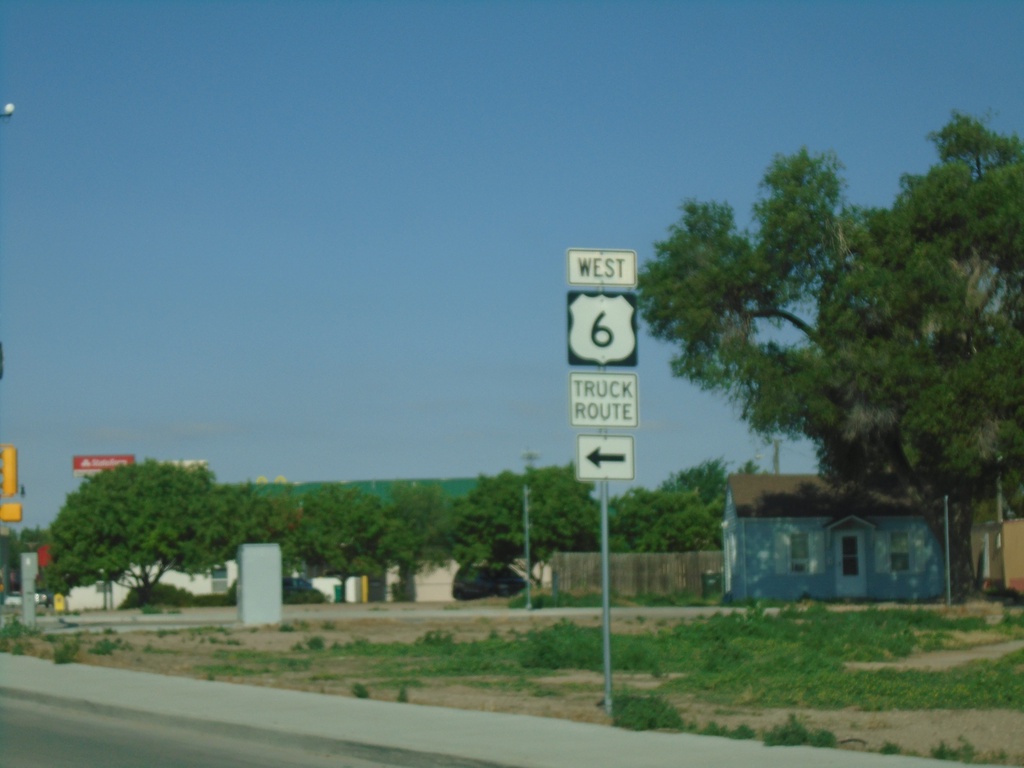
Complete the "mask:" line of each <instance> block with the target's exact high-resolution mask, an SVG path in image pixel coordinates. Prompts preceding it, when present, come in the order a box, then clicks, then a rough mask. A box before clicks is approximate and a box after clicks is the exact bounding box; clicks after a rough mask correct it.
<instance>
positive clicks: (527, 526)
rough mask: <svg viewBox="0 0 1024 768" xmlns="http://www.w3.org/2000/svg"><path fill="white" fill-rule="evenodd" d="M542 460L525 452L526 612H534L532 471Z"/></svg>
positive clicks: (536, 455)
mask: <svg viewBox="0 0 1024 768" xmlns="http://www.w3.org/2000/svg"><path fill="white" fill-rule="evenodd" d="M538 458H540V454H539V453H537V452H536V451H531V450H530V449H529V448H527V449H526V450H525V451H523V461H525V462H526V482H524V483H523V543H524V550H525V552H524V553H525V555H526V610H528V611H530V610H533V604H532V603H531V602H530V572H531V570H532V569H531V567H530V482H529V478H530V470H531V469H533V462H534V461H536V460H537V459H538Z"/></svg>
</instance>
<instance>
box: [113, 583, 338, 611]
mask: <svg viewBox="0 0 1024 768" xmlns="http://www.w3.org/2000/svg"><path fill="white" fill-rule="evenodd" d="M282 602H284V603H285V604H286V605H299V604H308V603H325V602H327V598H326V597H324V595H323V593H322V592H319V591H316V590H313V591H311V592H291V593H286V594H285V595H283V596H282ZM232 605H238V582H237V581H236V582H233V583H232V584H231V587H230V588H229V589H228V591H227V592H221V593H219V594H209V595H196V594H193V593H192V592H189V591H188V590H187V589H181V588H180V587H175V586H172V585H170V584H156V585H154V587H153V589H152V591H151V592H150V595H149V600H148V601H147V602H146V605H143V604H142V602H141V601H140V599H139V592H138V590H137V589H132V590H131V591H130V592H129V593H128V595H127V596H126V597H125V599H124V600H123V601H122V602H121V605H119V606H118V609H119V610H122V611H123V610H132V609H139V608H142V609H149V610H155V609H161V608H171V609H173V608H217V607H223V606H232Z"/></svg>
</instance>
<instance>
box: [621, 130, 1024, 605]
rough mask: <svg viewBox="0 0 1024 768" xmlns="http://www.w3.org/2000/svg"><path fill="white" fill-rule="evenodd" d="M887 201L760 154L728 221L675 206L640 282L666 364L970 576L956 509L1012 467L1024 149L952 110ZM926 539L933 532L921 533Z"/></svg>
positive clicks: (833, 168)
mask: <svg viewBox="0 0 1024 768" xmlns="http://www.w3.org/2000/svg"><path fill="white" fill-rule="evenodd" d="M929 138H930V139H931V141H932V142H933V143H934V145H935V147H936V149H937V152H938V158H939V159H938V163H937V164H936V165H934V166H933V167H932V168H930V169H929V170H928V171H927V172H926V173H924V174H921V175H906V176H904V177H903V179H902V180H901V184H900V191H899V194H898V195H897V197H896V199H895V201H894V203H893V205H892V206H891V207H890V208H864V207H858V206H855V205H853V204H851V203H850V202H849V201H848V200H847V199H846V196H845V182H844V179H843V177H842V165H841V164H840V162H839V160H838V158H837V157H836V156H835V155H834V154H833V153H831V152H825V153H821V154H814V153H811V152H809V151H808V150H806V149H802V150H800V151H799V152H797V153H796V154H794V155H789V156H783V155H779V156H777V157H775V158H774V159H773V160H772V162H771V164H770V165H769V167H768V170H767V171H766V173H765V176H764V180H763V182H762V185H761V191H762V194H761V197H760V199H759V200H758V202H757V203H756V204H755V206H754V211H753V214H754V226H753V228H752V229H750V230H741V229H740V228H739V227H738V226H737V224H736V221H735V216H734V213H733V210H732V208H731V207H730V206H728V205H727V204H725V203H718V202H699V201H697V200H688V201H686V202H685V203H684V204H683V206H682V216H681V218H680V220H679V222H678V223H677V224H675V225H674V226H672V227H671V228H670V230H669V237H668V239H666V240H664V241H662V242H659V243H657V244H656V258H655V259H653V260H652V261H650V262H648V263H647V264H646V265H645V266H644V268H643V270H642V272H641V275H640V279H639V293H640V307H641V314H642V316H643V318H644V319H645V321H646V322H647V324H648V325H649V326H650V329H651V332H652V333H653V334H654V336H655V337H657V338H660V339H663V340H665V341H668V342H671V343H673V344H675V345H677V346H678V354H676V356H675V357H674V358H673V361H672V369H673V372H674V373H675V374H676V375H677V376H680V377H683V378H686V379H688V380H690V381H692V382H694V383H696V384H698V385H699V386H701V387H702V388H704V389H706V390H710V391H715V392H720V393H722V394H723V395H725V396H726V397H728V398H729V399H730V400H731V401H732V402H733V403H735V404H736V405H737V407H738V409H739V412H740V414H741V415H742V417H743V418H744V420H746V421H747V422H748V423H749V425H750V426H751V428H752V429H753V430H754V431H755V432H757V433H759V434H761V435H763V436H765V437H770V436H773V435H776V434H783V435H788V436H794V437H795V436H799V435H804V436H806V437H808V438H810V439H811V440H812V441H813V443H814V444H815V446H816V448H817V452H818V457H819V461H820V464H821V468H822V470H823V471H824V472H825V473H826V474H828V475H830V476H832V477H833V478H834V479H836V480H838V481H846V482H856V483H858V484H873V485H879V484H882V483H887V484H889V485H890V487H892V488H893V490H895V491H896V492H898V493H901V494H903V495H906V496H907V497H909V498H910V499H911V500H912V501H913V502H915V503H916V505H917V506H918V508H919V509H920V510H921V512H922V513H923V514H924V515H925V516H926V518H927V519H928V520H929V522H930V523H931V525H932V528H933V530H934V531H935V532H936V533H937V534H938V533H940V531H941V524H942V500H943V497H944V496H947V495H948V496H949V500H950V504H951V511H952V517H953V520H952V531H953V532H952V559H953V576H954V586H955V589H956V591H957V593H958V594H960V595H962V594H964V593H966V591H967V590H968V589H969V586H970V583H971V578H972V577H971V563H970V544H969V537H970V526H971V520H972V510H973V507H974V505H976V504H977V503H978V502H979V501H980V500H981V499H984V498H988V497H991V496H992V495H993V494H994V488H995V479H996V477H997V475H998V474H999V473H1003V474H1004V476H1005V477H1006V482H1007V484H1008V485H1011V486H1014V487H1016V486H1017V485H1019V483H1020V480H1021V475H1022V469H1024V145H1022V143H1021V141H1020V139H1019V138H1018V137H1017V136H1016V135H1010V136H1003V135H999V134H996V133H994V132H993V131H991V130H990V129H989V128H988V127H987V125H986V123H985V122H984V121H981V120H978V119H975V118H972V117H969V116H967V115H962V114H959V113H954V115H953V117H952V119H951V121H950V122H949V123H948V124H947V125H946V126H944V127H943V128H942V129H941V130H939V131H936V132H935V133H933V134H931V136H930V137H929ZM940 540H941V538H940Z"/></svg>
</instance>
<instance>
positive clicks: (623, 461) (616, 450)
mask: <svg viewBox="0 0 1024 768" xmlns="http://www.w3.org/2000/svg"><path fill="white" fill-rule="evenodd" d="M633 478H634V468H633V437H632V436H631V435H576V479H577V480H632V479H633Z"/></svg>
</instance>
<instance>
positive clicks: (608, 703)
mask: <svg viewBox="0 0 1024 768" xmlns="http://www.w3.org/2000/svg"><path fill="white" fill-rule="evenodd" d="M608 584H609V578H608V481H607V480H602V481H601V615H602V621H601V639H602V644H603V646H604V711H605V713H606V714H607V715H608V716H609V717H611V715H612V609H611V598H610V596H609V586H608Z"/></svg>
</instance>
